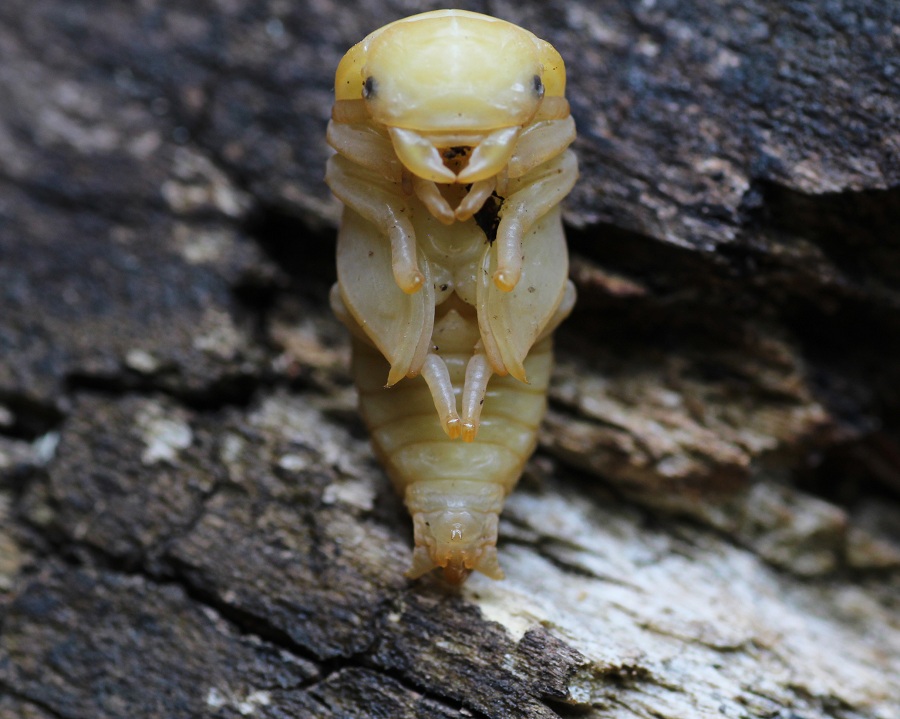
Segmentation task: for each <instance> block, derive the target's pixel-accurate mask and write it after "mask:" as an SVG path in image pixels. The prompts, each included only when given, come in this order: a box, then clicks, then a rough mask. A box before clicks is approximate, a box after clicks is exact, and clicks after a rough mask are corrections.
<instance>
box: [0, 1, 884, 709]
mask: <svg viewBox="0 0 900 719" xmlns="http://www.w3.org/2000/svg"><path fill="white" fill-rule="evenodd" d="M463 5H464V6H465V7H467V8H470V9H473V10H479V11H482V12H488V13H491V14H495V15H498V16H501V17H504V18H507V19H510V20H512V21H514V22H518V23H519V24H522V25H524V26H526V27H528V28H530V29H532V30H534V31H535V32H537V33H538V34H539V35H541V36H543V37H546V38H547V39H548V40H550V41H551V42H552V43H553V44H554V45H555V46H556V47H557V48H558V49H559V50H560V51H561V52H562V54H563V56H564V57H565V58H566V59H567V62H568V66H569V74H570V85H569V88H570V90H569V95H570V98H571V102H572V107H573V112H574V114H575V117H576V121H577V123H578V126H579V130H580V136H579V140H578V143H577V150H578V152H579V155H580V158H581V165H582V178H581V181H580V183H579V185H578V188H577V189H576V191H575V192H574V193H573V195H572V197H571V198H570V201H569V203H568V205H567V215H566V217H567V220H568V223H569V225H570V230H571V232H570V234H571V238H572V242H571V244H572V247H573V264H572V275H573V279H574V280H575V281H576V283H577V285H578V289H579V293H580V304H579V307H578V309H577V311H576V313H575V315H574V316H573V317H572V318H571V319H570V320H569V321H568V323H567V324H566V325H565V326H564V327H563V328H562V329H561V331H560V332H559V335H558V336H559V342H558V367H557V373H556V378H555V381H554V385H553V388H552V396H551V412H550V416H549V418H548V421H547V423H546V425H545V428H544V430H543V431H542V436H541V448H540V450H539V452H538V454H537V456H536V457H535V459H534V460H533V461H532V462H531V463H530V465H529V468H528V471H527V473H526V477H525V479H524V480H523V482H522V485H521V486H520V488H519V489H518V490H517V491H516V492H515V493H514V494H513V495H512V497H511V498H510V500H509V503H508V506H507V510H506V512H505V513H504V515H503V519H502V522H501V537H502V539H501V546H500V556H501V563H502V564H503V566H504V569H505V570H506V573H507V579H506V580H504V581H502V582H496V583H495V582H491V581H490V580H487V579H485V578H483V577H480V576H476V577H473V578H472V579H471V580H470V581H469V582H468V583H467V584H466V585H465V586H464V587H463V589H462V590H461V591H459V592H456V593H455V592H453V591H451V590H449V589H448V588H446V587H445V586H443V585H442V584H441V583H440V581H439V580H438V579H437V578H432V577H428V578H425V579H423V580H420V581H417V582H409V581H407V580H405V579H404V578H403V576H402V572H403V570H404V569H405V568H406V566H407V565H408V562H409V559H410V543H411V536H410V535H411V531H410V524H409V520H408V518H407V517H406V515H405V512H404V510H403V508H402V506H401V504H400V502H399V501H398V499H397V498H396V497H394V496H393V494H392V493H391V491H390V487H389V484H388V482H387V480H386V478H385V476H384V474H383V473H382V471H381V470H380V468H379V467H378V466H377V464H376V463H375V462H374V460H373V459H372V456H371V452H370V449H369V447H368V443H367V439H366V437H365V433H364V431H363V430H362V427H361V424H360V422H359V420H358V419H357V416H356V413H355V398H354V394H353V389H352V387H351V386H350V382H349V379H348V374H347V353H348V342H347V338H346V336H345V334H344V332H343V330H342V328H341V327H340V326H339V325H338V324H337V322H336V321H335V320H334V319H333V318H332V317H331V314H330V312H329V311H328V308H327V290H328V286H329V284H330V282H331V281H332V280H333V276H334V271H333V266H332V265H333V260H332V253H333V239H334V229H335V225H336V220H337V213H338V206H337V204H336V202H335V201H333V200H332V199H330V197H329V195H328V192H327V189H326V188H325V187H324V185H323V183H322V179H321V178H322V174H323V165H324V161H325V159H326V157H327V148H326V146H325V144H324V141H323V136H324V128H325V123H326V122H327V119H328V115H329V111H330V105H331V98H330V95H331V83H332V73H333V70H334V67H335V66H336V64H337V62H338V60H339V58H340V56H341V55H342V54H343V52H344V51H345V50H346V49H347V48H348V47H349V46H350V45H351V44H352V43H354V42H356V41H357V40H359V39H360V38H362V37H363V36H364V35H365V34H366V33H367V32H369V31H370V30H372V29H374V28H376V27H378V26H380V25H382V24H384V23H386V22H388V21H390V20H393V19H396V18H398V17H402V16H404V15H407V14H410V13H412V12H414V11H418V10H423V9H430V8H433V7H437V5H436V4H434V3H425V4H423V3H409V2H374V1H371V0H370V1H362V2H355V3H335V2H328V1H323V2H284V1H283V0H264V1H262V2H250V0H194V2H180V1H177V2H167V3H163V2H160V1H159V0H142V1H141V2H118V1H116V2H109V1H100V0H93V1H86V2H67V1H65V0H27V1H26V0H4V2H3V3H2V4H0V719H14V718H16V719H18V718H20V717H26V718H28V719H76V718H77V719H107V718H110V719H111V718H113V717H121V718H123V719H124V718H126V717H127V718H128V719H143V718H148V719H149V718H157V717H158V718H160V719H162V718H164V717H195V716H196V717H218V718H228V717H241V716H254V717H273V718H274V717H322V718H328V717H335V718H338V717H341V718H343V717H361V718H362V717H480V718H481V719H486V718H491V719H500V718H506V717H554V716H578V717H597V718H598V719H599V718H600V717H604V718H606V717H616V718H621V719H631V718H634V717H648V718H649V717H656V718H659V717H673V718H675V717H679V718H681V717H707V716H708V717H714V716H725V717H784V718H787V717H803V718H804V719H819V718H822V719H824V718H825V717H840V718H842V719H851V718H852V719H897V718H898V717H900V680H898V677H900V598H898V597H900V389H898V388H900V362H898V360H897V356H898V353H900V231H898V227H900V126H898V117H900V9H898V7H900V6H898V5H897V4H896V3H892V2H869V1H867V0H843V1H842V2H831V1H830V0H820V1H818V2H817V1H815V0H788V1H787V2H785V1H784V0H777V1H776V0H749V1H748V0H741V2H737V1H736V0H735V1H734V2H732V1H730V0H725V1H723V2H715V3H710V2H707V3H703V2H696V1H695V2H691V1H688V2H685V1H684V0H655V1H643V2H623V1H615V0H613V1H610V2H604V3H590V2H586V1H581V0H566V1H565V2H556V1H551V2H516V3H513V2H504V1H501V0H497V1H495V2H482V3H463Z"/></svg>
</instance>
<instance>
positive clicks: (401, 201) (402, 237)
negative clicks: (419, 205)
mask: <svg viewBox="0 0 900 719" xmlns="http://www.w3.org/2000/svg"><path fill="white" fill-rule="evenodd" d="M325 182H327V183H328V186H329V187H330V188H331V191H332V192H333V193H334V194H335V195H337V197H338V199H340V200H341V202H343V203H344V204H345V205H347V207H350V208H351V209H353V210H355V211H356V212H357V213H359V214H360V215H361V216H362V217H364V218H365V219H367V220H368V221H369V222H371V223H372V224H374V225H375V226H376V227H377V228H378V230H379V231H380V232H381V233H382V234H383V235H386V236H387V237H388V239H389V240H390V243H391V268H392V270H393V274H394V280H395V281H396V283H397V286H398V287H399V288H400V289H401V290H403V291H404V292H405V293H406V294H413V293H414V292H417V291H418V290H419V289H421V287H422V283H423V282H424V281H425V277H424V276H423V275H422V273H421V271H420V270H419V266H418V264H417V262H416V233H415V230H414V229H413V224H412V219H411V218H412V211H411V208H410V206H409V204H408V203H407V201H406V199H405V198H404V197H403V195H402V191H401V189H400V185H399V184H396V183H392V182H390V181H388V180H386V179H385V178H384V177H383V176H381V175H378V174H377V173H375V172H373V171H372V170H369V169H367V168H365V167H361V166H359V165H356V164H354V163H353V162H351V161H350V160H348V159H346V158H345V157H343V156H342V155H332V157H331V158H329V160H328V166H327V168H326V171H325Z"/></svg>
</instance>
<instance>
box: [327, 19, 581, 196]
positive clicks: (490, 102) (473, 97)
mask: <svg viewBox="0 0 900 719" xmlns="http://www.w3.org/2000/svg"><path fill="white" fill-rule="evenodd" d="M565 83H566V74H565V66H564V64H563V61H562V58H561V57H560V55H559V53H558V52H557V51H556V50H554V49H553V47H552V46H551V45H550V44H549V43H547V42H545V41H544V40H541V39H539V38H538V37H536V36H535V35H533V34H532V33H530V32H528V31H527V30H524V29H522V28H520V27H518V26H516V25H513V24H512V23H509V22H506V21H503V20H499V19H497V18H493V17H489V16H487V15H480V14H478V13H473V12H468V11H465V10H435V11H432V12H427V13H422V14H420V15H413V16H412V17H408V18H405V19H403V20H398V21H397V22H393V23H391V24H389V25H386V26H384V27H382V28H380V29H378V30H376V31H375V32H373V33H371V34H369V35H368V36H367V37H366V38H365V39H364V40H362V41H361V42H359V43H357V44H356V45H354V46H353V47H352V48H351V49H350V50H349V51H348V52H347V54H346V55H345V56H344V58H343V59H342V60H341V63H340V65H339V66H338V70H337V74H336V76H335V99H336V101H337V103H336V105H335V114H334V115H333V117H345V116H346V117H353V116H355V115H357V114H358V116H359V118H360V119H367V120H370V121H373V122H375V123H376V124H377V125H379V126H382V127H384V128H385V129H387V131H388V133H389V135H390V139H391V142H392V143H393V146H394V150H395V151H396V153H397V156H398V157H399V158H400V161H401V162H402V163H403V164H404V165H405V166H406V167H407V169H408V170H409V171H410V172H412V173H413V174H414V175H417V176H418V177H421V178H424V179H426V180H432V181H434V182H439V183H457V184H464V185H465V184H470V183H473V182H478V181H480V180H484V179H487V178H489V177H493V176H495V175H496V174H497V173H499V172H500V171H501V170H502V169H503V167H504V166H505V165H506V164H507V163H508V161H509V158H510V156H511V154H512V152H513V149H514V147H515V144H516V141H517V139H518V136H519V132H520V130H521V129H522V127H523V126H524V125H526V124H527V123H529V122H531V121H532V120H534V119H535V118H536V117H538V116H539V114H540V115H541V117H542V118H543V119H552V118H553V117H556V116H557V115H559V116H561V117H565V116H567V115H568V104H567V103H566V102H565V100H564V93H565ZM541 113H543V114H541ZM544 114H546V115H547V117H543V115H544ZM451 158H452V161H451ZM461 158H464V159H461Z"/></svg>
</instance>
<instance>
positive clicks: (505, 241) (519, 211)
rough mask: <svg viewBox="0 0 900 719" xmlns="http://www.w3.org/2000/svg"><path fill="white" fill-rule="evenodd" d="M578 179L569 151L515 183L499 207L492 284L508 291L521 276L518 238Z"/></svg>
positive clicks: (576, 166) (557, 201)
mask: <svg viewBox="0 0 900 719" xmlns="http://www.w3.org/2000/svg"><path fill="white" fill-rule="evenodd" d="M576 179H578V161H577V160H576V158H575V154H574V153H573V152H571V151H569V150H567V151H566V152H564V153H563V154H562V155H560V156H559V157H556V158H554V159H553V160H551V161H550V162H547V163H545V164H543V165H541V166H539V167H537V168H535V169H534V170H532V171H531V172H529V173H528V174H527V175H525V176H523V177H522V178H519V180H517V181H514V182H510V186H511V188H512V193H511V194H510V195H509V196H508V197H507V198H506V199H505V200H504V202H503V206H502V207H501V208H500V224H499V226H498V227H497V240H496V242H495V246H496V251H497V270H496V271H495V272H494V276H493V279H494V284H495V285H496V286H497V287H498V288H499V289H501V290H503V291H504V292H509V291H511V290H512V289H513V288H514V287H515V286H516V284H518V282H519V278H520V277H521V276H522V260H523V258H522V238H523V237H524V236H525V233H527V232H528V231H529V230H530V229H531V227H532V225H533V224H534V223H535V222H537V220H539V219H540V218H541V217H543V216H544V215H545V214H547V212H549V211H550V209H551V208H553V207H555V206H556V205H558V204H559V203H560V202H561V201H562V199H563V198H564V197H565V196H566V195H567V194H568V193H569V191H570V190H571V189H572V187H573V186H574V185H575V180H576Z"/></svg>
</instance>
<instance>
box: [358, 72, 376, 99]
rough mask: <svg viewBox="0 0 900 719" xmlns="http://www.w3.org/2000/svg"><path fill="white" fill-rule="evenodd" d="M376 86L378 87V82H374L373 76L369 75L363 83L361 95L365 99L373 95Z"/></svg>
mask: <svg viewBox="0 0 900 719" xmlns="http://www.w3.org/2000/svg"><path fill="white" fill-rule="evenodd" d="M377 87H378V83H377V82H375V78H374V77H372V76H371V75H369V76H368V77H367V78H366V81H365V82H364V83H363V92H362V95H363V97H364V98H366V99H367V100H368V99H369V98H370V97H373V96H374V95H375V90H376V88H377Z"/></svg>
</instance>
